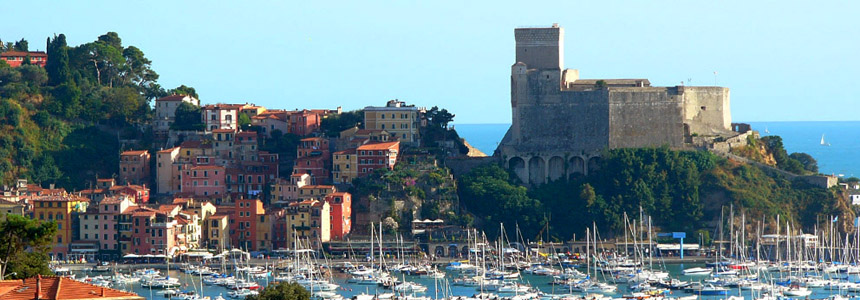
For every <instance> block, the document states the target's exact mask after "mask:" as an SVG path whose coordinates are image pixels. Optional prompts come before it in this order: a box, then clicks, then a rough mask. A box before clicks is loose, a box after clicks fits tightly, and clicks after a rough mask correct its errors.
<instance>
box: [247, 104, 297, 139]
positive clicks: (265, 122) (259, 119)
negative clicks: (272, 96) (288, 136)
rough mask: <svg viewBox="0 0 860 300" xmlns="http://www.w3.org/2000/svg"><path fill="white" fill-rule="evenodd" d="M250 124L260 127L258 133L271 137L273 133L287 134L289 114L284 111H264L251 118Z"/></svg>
mask: <svg viewBox="0 0 860 300" xmlns="http://www.w3.org/2000/svg"><path fill="white" fill-rule="evenodd" d="M251 124H253V125H254V126H258V127H260V133H262V134H264V135H266V136H267V137H272V132H273V131H280V132H281V134H285V133H289V128H290V126H289V113H288V112H286V111H282V110H279V111H265V112H263V113H261V114H259V115H256V116H253V117H251Z"/></svg>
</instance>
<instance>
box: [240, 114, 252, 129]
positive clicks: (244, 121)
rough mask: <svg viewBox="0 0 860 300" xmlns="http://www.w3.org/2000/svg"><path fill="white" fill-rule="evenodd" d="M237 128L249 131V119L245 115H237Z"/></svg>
mask: <svg viewBox="0 0 860 300" xmlns="http://www.w3.org/2000/svg"><path fill="white" fill-rule="evenodd" d="M239 128H240V129H242V130H250V129H251V117H249V116H248V114H246V113H239Z"/></svg>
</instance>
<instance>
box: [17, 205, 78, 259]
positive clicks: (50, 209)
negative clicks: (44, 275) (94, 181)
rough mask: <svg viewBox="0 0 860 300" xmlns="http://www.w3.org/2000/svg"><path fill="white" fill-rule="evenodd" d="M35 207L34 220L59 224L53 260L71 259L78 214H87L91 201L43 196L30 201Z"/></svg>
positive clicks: (52, 252)
mask: <svg viewBox="0 0 860 300" xmlns="http://www.w3.org/2000/svg"><path fill="white" fill-rule="evenodd" d="M30 202H31V203H32V205H33V219H36V220H39V221H43V222H49V221H54V222H56V223H57V235H56V236H55V237H54V247H53V248H52V249H51V252H50V253H49V254H50V255H51V257H52V258H54V259H57V260H65V259H68V258H69V254H70V252H69V248H70V247H69V245H70V244H71V242H72V240H73V237H74V236H75V235H76V233H77V232H76V230H73V228H72V225H73V224H74V223H76V222H74V219H75V218H76V217H77V214H78V213H82V212H85V211H86V210H87V205H88V204H89V199H87V198H83V197H79V196H73V195H59V196H41V197H35V198H32V199H30Z"/></svg>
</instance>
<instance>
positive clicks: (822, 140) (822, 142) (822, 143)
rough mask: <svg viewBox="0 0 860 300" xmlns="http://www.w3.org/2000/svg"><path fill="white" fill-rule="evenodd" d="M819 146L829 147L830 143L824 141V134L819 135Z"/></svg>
mask: <svg viewBox="0 0 860 300" xmlns="http://www.w3.org/2000/svg"><path fill="white" fill-rule="evenodd" d="M821 145H822V146H830V143H828V142H826V141H824V134H822V135H821Z"/></svg>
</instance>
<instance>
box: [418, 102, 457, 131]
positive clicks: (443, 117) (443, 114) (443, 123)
mask: <svg viewBox="0 0 860 300" xmlns="http://www.w3.org/2000/svg"><path fill="white" fill-rule="evenodd" d="M425 116H426V117H427V123H429V125H430V126H433V127H439V128H448V123H451V122H452V121H454V114H452V113H449V112H448V110H447V109H444V108H443V109H441V110H440V109H439V107H438V106H434V107H433V108H430V110H428V111H427V113H426V114H425Z"/></svg>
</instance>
